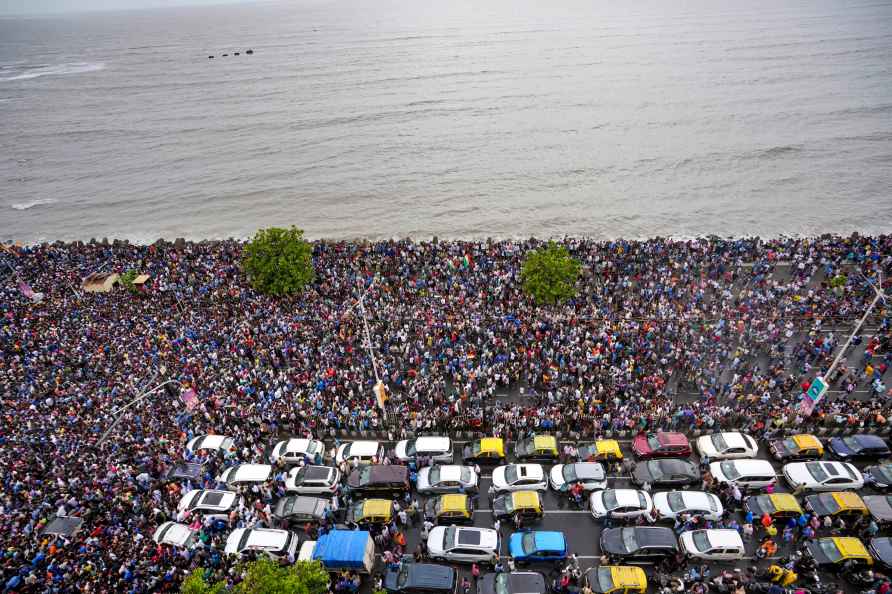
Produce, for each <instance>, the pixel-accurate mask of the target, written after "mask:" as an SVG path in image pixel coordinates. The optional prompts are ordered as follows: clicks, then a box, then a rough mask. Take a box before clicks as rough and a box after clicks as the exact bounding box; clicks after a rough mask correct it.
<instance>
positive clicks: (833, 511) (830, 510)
mask: <svg viewBox="0 0 892 594" xmlns="http://www.w3.org/2000/svg"><path fill="white" fill-rule="evenodd" d="M805 509H807V510H808V511H811V512H814V513H816V514H817V515H818V516H820V517H822V518H823V517H824V516H832V517H834V518H844V519H845V520H846V521H847V522H851V521H854V520H856V519H857V518H863V517H864V516H866V515H868V514H869V513H870V512H869V511H868V510H867V505H865V503H864V500H863V499H861V496H860V495H858V494H857V493H852V492H850V491H837V492H830V493H818V494H816V495H809V496H808V497H806V498H805Z"/></svg>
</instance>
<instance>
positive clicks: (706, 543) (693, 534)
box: [678, 529, 746, 561]
mask: <svg viewBox="0 0 892 594" xmlns="http://www.w3.org/2000/svg"><path fill="white" fill-rule="evenodd" d="M678 541H679V543H680V544H681V550H682V551H683V552H684V553H685V555H687V556H688V557H692V558H694V559H703V560H705V561H739V560H740V559H743V558H744V557H745V556H746V548H745V547H744V546H743V539H742V538H741V537H740V533H739V532H738V531H737V530H732V529H707V530H688V531H687V532H682V533H681V535H680V536H679V537H678Z"/></svg>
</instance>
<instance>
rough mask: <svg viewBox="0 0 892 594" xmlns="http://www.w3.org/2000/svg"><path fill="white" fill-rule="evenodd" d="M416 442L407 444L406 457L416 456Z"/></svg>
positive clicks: (412, 441)
mask: <svg viewBox="0 0 892 594" xmlns="http://www.w3.org/2000/svg"><path fill="white" fill-rule="evenodd" d="M415 451H416V450H415V440H414V439H410V440H409V443H407V444H406V455H407V456H409V457H411V456H414V455H415Z"/></svg>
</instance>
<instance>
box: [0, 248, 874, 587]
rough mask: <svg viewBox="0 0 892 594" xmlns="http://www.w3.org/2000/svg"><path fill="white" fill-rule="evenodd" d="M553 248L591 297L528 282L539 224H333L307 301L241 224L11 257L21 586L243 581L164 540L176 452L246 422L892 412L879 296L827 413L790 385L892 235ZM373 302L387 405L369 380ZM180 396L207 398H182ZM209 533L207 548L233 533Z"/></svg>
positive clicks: (1, 291) (869, 418) (261, 440)
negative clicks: (419, 237)
mask: <svg viewBox="0 0 892 594" xmlns="http://www.w3.org/2000/svg"><path fill="white" fill-rule="evenodd" d="M563 244H564V245H565V246H566V247H567V248H568V249H569V250H570V252H571V253H572V255H573V256H574V257H575V258H577V259H578V260H579V261H580V263H581V264H582V270H583V273H582V278H581V279H580V282H579V291H578V295H577V297H576V298H575V299H573V300H571V301H570V302H568V303H566V304H564V305H562V306H559V307H550V308H541V307H536V306H535V305H534V304H533V303H532V302H531V301H530V300H529V299H528V298H527V297H526V296H525V295H524V293H523V291H522V289H521V283H520V278H519V277H520V269H521V265H522V262H523V258H524V255H525V254H526V253H527V252H528V251H529V250H530V249H533V248H535V247H537V246H539V245H540V242H537V241H533V240H528V241H496V242H490V241H481V242H461V241H439V242H437V241H432V242H412V241H408V240H405V241H382V242H376V243H367V242H317V243H315V244H314V246H313V257H314V265H315V270H316V280H315V282H314V283H313V284H312V286H311V287H310V288H309V289H308V290H306V291H305V292H304V293H303V294H301V295H298V296H295V297H292V298H271V297H267V296H264V295H260V294H258V293H257V292H255V291H254V290H252V289H251V287H250V284H249V283H248V281H247V279H246V278H245V277H244V275H243V273H242V271H241V270H240V266H239V263H240V258H241V253H242V249H243V244H242V243H240V242H237V241H233V240H229V241H214V242H201V243H190V242H176V243H169V242H159V243H156V244H153V245H149V246H136V245H130V244H127V243H121V242H114V243H111V244H108V243H104V242H103V243H95V242H91V243H89V244H83V243H72V244H61V243H55V244H43V245H39V246H30V247H18V248H12V247H9V248H6V249H4V250H3V251H0V279H2V282H0V352H2V357H0V394H2V399H3V408H2V414H3V417H4V422H3V425H2V428H0V445H2V449H0V457H2V459H0V479H2V484H3V489H2V502H0V544H2V550H3V561H2V564H0V568H2V579H3V584H5V587H6V590H7V591H16V592H149V591H164V590H168V591H175V590H176V589H177V587H178V584H179V582H180V581H181V580H182V578H183V576H184V575H185V574H186V573H188V571H189V570H190V569H191V568H194V567H205V568H207V571H208V572H209V574H211V573H213V574H215V575H217V576H223V577H225V578H226V579H229V580H230V581H232V580H238V576H237V575H232V574H231V573H230V572H231V564H230V561H229V560H227V559H226V558H224V557H223V556H222V554H221V552H220V548H214V547H205V548H199V549H196V550H193V551H187V552H183V551H174V550H171V549H169V548H167V547H162V546H158V545H156V544H155V543H154V542H152V539H151V535H152V532H153V530H154V528H155V527H156V526H157V525H158V524H159V523H160V522H162V521H165V520H168V519H177V511H176V504H177V502H178V500H179V497H180V495H181V494H182V492H183V490H182V486H180V485H177V484H176V483H171V482H166V481H164V480H163V475H164V473H165V471H166V470H167V469H168V468H169V467H170V466H171V465H172V464H174V463H176V462H180V461H182V460H183V458H184V444H185V443H186V441H187V440H188V439H190V438H192V437H194V436H197V435H201V434H204V433H208V432H212V433H221V434H225V435H229V436H232V437H234V438H235V439H236V443H237V444H238V450H237V452H235V453H234V455H233V456H232V459H233V460H234V459H237V460H240V461H243V462H250V461H260V460H261V459H262V457H263V455H264V451H265V449H266V448H267V447H268V446H269V444H270V442H271V441H273V440H274V439H275V438H276V437H277V436H282V435H295V436H303V435H314V436H316V437H328V436H330V435H333V433H332V432H333V431H336V430H376V429H384V430H389V431H391V432H392V433H393V434H394V435H395V436H399V435H404V434H406V433H407V432H409V431H436V432H447V431H448V432H455V431H474V432H479V433H481V434H483V433H485V434H496V435H501V436H503V437H506V438H509V439H510V438H512V437H515V436H517V435H518V434H520V433H525V432H528V431H530V430H549V431H563V432H565V433H567V434H573V435H574V436H575V437H578V438H579V439H590V438H593V437H597V436H599V435H602V434H604V432H606V431H608V430H616V429H625V430H632V431H638V430H644V429H651V428H658V427H662V428H674V429H684V430H687V429H693V428H701V429H704V430H707V429H714V428H719V427H741V428H747V429H749V430H751V431H753V432H755V433H757V434H761V433H762V432H764V431H767V430H772V431H773V430H776V429H778V428H783V427H786V426H796V427H804V426H808V425H809V424H814V425H817V424H822V425H825V426H851V427H859V426H865V425H878V426H883V425H886V423H887V419H888V418H889V416H890V406H889V401H888V393H887V390H886V386H885V383H884V382H885V379H884V376H885V373H886V371H887V368H888V365H889V364H890V362H892V351H890V349H889V343H890V337H892V333H890V317H889V315H887V309H886V307H885V304H884V303H883V302H881V303H880V304H879V305H878V306H877V307H876V308H875V310H874V311H873V313H872V314H871V315H870V316H869V317H868V319H867V321H866V323H865V325H864V330H862V332H861V333H860V334H861V335H860V336H858V337H857V338H856V339H855V341H853V345H852V346H851V347H850V352H851V353H852V354H851V356H848V357H846V358H845V359H844V362H843V364H842V365H840V366H838V368H837V372H836V373H835V374H834V377H832V378H830V379H831V380H832V385H831V392H830V393H829V395H828V396H827V397H826V398H825V399H824V400H822V401H821V402H820V403H819V404H818V405H817V407H816V409H815V411H814V413H813V415H811V416H810V417H808V418H806V417H804V416H803V415H802V413H801V412H800V408H799V401H800V399H801V398H802V392H803V389H804V388H805V387H807V386H808V384H809V383H810V382H811V380H812V378H814V376H815V375H817V374H819V373H821V372H822V370H826V369H827V368H828V367H829V365H830V361H831V360H832V359H833V357H834V356H835V354H836V353H837V352H838V351H839V348H840V346H841V344H842V343H843V342H844V341H845V340H846V338H847V337H848V333H849V331H850V330H851V328H852V325H853V324H854V322H855V321H856V320H857V319H858V318H860V317H861V315H862V314H863V313H864V312H865V311H866V309H867V307H868V305H869V304H870V303H871V302H872V301H873V298H874V295H875V293H874V287H876V286H878V285H879V284H880V283H883V284H885V286H889V285H888V283H885V282H884V281H885V279H887V278H889V276H890V275H892V236H880V237H863V236H857V235H856V236H852V237H847V238H843V237H831V236H826V237H821V238H812V239H796V238H779V239H773V240H761V239H758V238H747V239H719V238H703V239H699V240H686V241H682V240H668V239H653V240H649V241H595V240H590V239H566V240H564V241H563ZM97 270H107V271H118V272H123V271H127V270H136V271H138V272H142V273H145V274H148V275H149V276H150V278H151V281H150V286H149V288H148V289H147V290H146V291H145V292H144V293H134V292H130V291H127V290H124V289H117V290H114V291H112V292H109V293H85V292H84V291H82V290H81V280H82V279H83V278H84V277H85V276H87V275H88V274H89V273H91V272H94V271H97ZM23 284H26V285H27V286H28V287H29V288H32V289H33V290H34V291H39V292H40V293H42V294H43V296H42V299H40V300H33V299H31V298H29V297H28V296H27V295H26V293H27V291H24V290H23V289H22V285H23ZM360 295H364V296H365V297H364V299H363V302H364V306H365V309H366V311H367V313H368V316H369V326H370V331H371V335H372V342H373V345H374V352H375V356H376V363H377V365H378V368H379V369H380V372H381V375H382V379H383V380H384V381H385V383H386V385H387V387H388V390H389V396H390V398H389V401H388V402H387V407H386V413H385V412H383V411H381V410H380V409H378V407H377V406H376V401H375V397H374V395H373V392H372V389H371V388H372V386H373V384H374V382H375V377H374V371H373V365H372V362H371V360H370V356H369V351H368V349H367V348H366V344H365V338H364V332H363V324H362V321H361V319H360V317H359V315H358V310H357V308H356V307H354V305H355V303H356V300H357V298H358V297H359V296H360ZM167 380H175V382H176V384H179V385H175V384H174V387H175V389H172V390H171V389H164V390H158V391H157V392H155V393H152V394H150V395H148V396H146V397H145V398H144V399H143V400H141V401H140V402H138V403H137V404H136V405H134V406H132V407H130V408H128V409H127V410H126V411H124V412H123V414H122V416H121V417H120V419H119V420H118V421H117V423H116V424H113V420H115V419H116V416H117V413H119V412H120V411H119V410H118V407H120V406H122V405H123V404H125V403H127V402H128V401H130V400H131V399H133V398H134V397H135V396H136V395H137V394H139V393H140V392H141V391H143V390H145V389H146V388H150V387H152V386H153V385H155V384H158V383H161V382H162V381H167ZM521 389H522V390H523V394H522V395H521V396H517V394H518V393H519V392H520V390H521ZM188 390H194V392H195V394H196V395H197V406H196V407H195V408H194V409H190V408H187V407H184V406H183V403H182V402H181V401H180V398H179V396H180V394H181V393H182V392H184V391H188ZM506 393H509V394H512V395H514V396H512V397H511V398H503V397H500V396H499V395H501V394H506ZM109 428H111V430H110V432H109V433H108V435H107V436H105V439H102V437H103V434H104V433H105V432H106V431H107V430H109ZM231 461H232V460H228V459H227V460H221V461H220V464H228V463H231ZM272 495H274V493H253V494H248V496H247V499H246V502H245V504H244V505H242V506H241V507H240V509H239V511H238V513H237V514H236V517H234V518H231V522H230V527H231V526H235V525H253V524H254V523H256V522H258V521H263V515H264V513H265V512H264V507H265V505H267V504H268V502H269V498H270V497H272ZM252 501H253V504H252ZM56 515H59V516H65V515H73V516H79V517H82V518H83V519H84V527H83V528H82V530H81V531H80V532H79V533H78V534H76V535H75V536H74V537H71V538H67V539H66V538H60V537H53V536H49V535H46V534H43V533H42V532H43V531H42V529H43V528H44V526H45V525H46V523H47V522H48V521H49V520H50V519H51V518H52V517H54V516H56ZM180 519H182V520H184V521H185V520H191V519H187V518H180ZM202 528H203V531H202V538H203V539H206V540H207V542H209V543H212V544H213V543H217V544H219V540H220V539H221V538H224V539H225V532H224V531H222V530H220V529H219V527H217V526H214V525H213V524H210V525H207V526H203V527H202ZM227 529H228V528H227Z"/></svg>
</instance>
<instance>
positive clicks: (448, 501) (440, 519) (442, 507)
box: [424, 493, 474, 525]
mask: <svg viewBox="0 0 892 594" xmlns="http://www.w3.org/2000/svg"><path fill="white" fill-rule="evenodd" d="M424 515H425V516H426V517H427V518H428V519H430V520H431V521H432V522H434V523H435V524H438V525H442V524H471V523H473V522H474V505H473V503H472V500H471V498H470V497H468V496H467V495H464V494H454V493H450V494H448V495H440V496H439V497H434V498H432V499H429V500H428V502H427V503H426V504H425V506H424Z"/></svg>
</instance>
